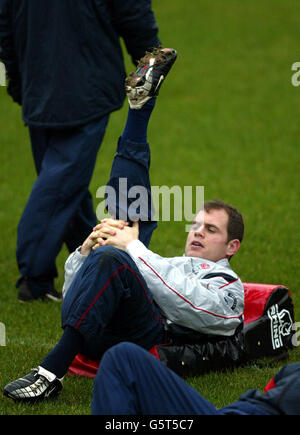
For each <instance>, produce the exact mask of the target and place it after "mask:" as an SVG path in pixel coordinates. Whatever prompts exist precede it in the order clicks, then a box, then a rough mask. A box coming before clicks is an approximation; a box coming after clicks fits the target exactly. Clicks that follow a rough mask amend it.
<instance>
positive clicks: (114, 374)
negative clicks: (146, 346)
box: [92, 343, 218, 415]
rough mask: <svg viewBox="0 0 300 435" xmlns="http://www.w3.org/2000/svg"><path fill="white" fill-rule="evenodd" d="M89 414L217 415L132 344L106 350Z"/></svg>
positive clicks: (216, 412)
mask: <svg viewBox="0 0 300 435" xmlns="http://www.w3.org/2000/svg"><path fill="white" fill-rule="evenodd" d="M92 414H98V415H102V414H106V415H118V414H119V415H159V414H160V415H195V414H199V415H218V411H217V409H216V408H215V406H213V405H212V404H211V403H210V402H208V401H207V400H206V399H204V398H203V397H202V396H201V395H200V394H199V393H198V392H197V391H196V390H194V389H193V388H192V387H190V386H189V385H188V384H186V383H185V382H184V381H183V380H182V379H181V378H180V377H179V376H177V375H176V374H175V373H174V372H172V371H171V370H169V369H168V368H167V367H165V366H164V365H163V364H162V363H161V362H160V361H158V360H157V359H156V358H155V357H154V356H153V355H151V354H150V353H148V352H145V351H144V350H143V349H141V348H140V347H138V346H136V345H135V344H132V343H121V344H119V345H117V346H114V347H113V348H111V349H110V350H108V351H107V352H106V353H105V354H104V356H103V359H102V361H101V364H100V367H99V370H98V372H97V376H96V379H95V383H94V393H93V401H92Z"/></svg>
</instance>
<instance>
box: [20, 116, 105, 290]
mask: <svg viewBox="0 0 300 435" xmlns="http://www.w3.org/2000/svg"><path fill="white" fill-rule="evenodd" d="M107 122H108V116H105V117H104V118H102V119H100V120H97V121H95V122H92V123H89V124H87V125H83V126H80V127H74V128H68V129H60V130H56V129H55V130H54V129H43V128H32V127H31V128H30V129H29V131H30V138H31V145H32V153H33V157H34V162H35V167H36V171H37V174H38V177H37V179H36V181H35V183H34V185H33V187H32V191H31V194H30V196H29V199H28V201H27V204H26V206H25V209H24V211H23V214H22V217H21V219H20V222H19V225H18V240H17V261H18V266H19V270H20V273H21V275H22V277H29V279H32V278H34V279H37V280H40V281H42V282H49V284H51V283H53V279H54V277H56V276H57V271H56V266H55V260H56V257H57V255H58V253H59V251H60V249H61V247H62V244H63V243H66V245H67V246H68V248H69V250H70V251H71V252H72V251H74V250H75V248H76V247H77V246H79V245H80V244H81V243H82V242H83V240H85V238H86V237H87V236H88V235H89V234H90V232H91V231H92V228H93V226H94V225H95V224H96V222H97V221H96V215H95V212H94V207H93V201H92V197H91V195H90V192H89V190H88V187H89V184H90V180H91V177H92V174H93V170H94V166H95V162H96V157H97V153H98V150H99V147H100V145H101V142H102V139H103V135H104V133H105V130H106V126H107ZM40 289H41V291H43V287H42V286H41V287H40ZM35 296H36V297H38V296H39V295H38V294H35Z"/></svg>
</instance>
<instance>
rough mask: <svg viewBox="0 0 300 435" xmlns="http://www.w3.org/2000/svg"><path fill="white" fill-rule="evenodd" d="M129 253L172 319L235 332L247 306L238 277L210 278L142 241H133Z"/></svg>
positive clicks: (204, 329) (206, 330) (224, 332)
mask: <svg viewBox="0 0 300 435" xmlns="http://www.w3.org/2000/svg"><path fill="white" fill-rule="evenodd" d="M127 253H128V254H129V255H130V256H131V258H132V259H133V260H134V261H135V263H136V265H137V267H138V269H139V271H140V272H141V274H142V275H143V277H144V279H145V281H146V283H147V285H148V287H149V289H150V291H151V293H152V294H153V297H154V300H155V301H156V303H157V304H158V305H159V307H160V309H161V311H162V312H163V314H164V315H165V316H166V317H167V318H168V319H169V320H171V321H172V322H174V323H177V324H179V325H182V326H185V327H188V328H191V329H194V330H196V331H199V332H202V333H205V334H214V335H232V334H234V332H235V330H236V328H237V327H238V326H239V325H240V323H241V322H242V315H243V308H244V289H243V285H242V283H241V281H240V279H239V278H238V277H236V280H234V281H233V282H231V283H228V281H226V280H225V279H224V278H222V277H221V276H216V277H213V278H211V279H209V280H208V279H203V278H201V277H199V276H197V275H193V274H189V273H185V271H184V270H183V269H182V268H179V267H177V266H176V265H174V264H173V263H172V259H169V258H164V257H161V256H159V255H157V254H155V253H153V252H152V251H150V250H149V249H147V248H146V247H145V246H144V245H143V244H142V243H141V242H140V241H134V242H131V243H130V244H129V245H128V246H127ZM184 258H185V259H186V260H185V261H189V257H184ZM234 276H236V275H235V274H234Z"/></svg>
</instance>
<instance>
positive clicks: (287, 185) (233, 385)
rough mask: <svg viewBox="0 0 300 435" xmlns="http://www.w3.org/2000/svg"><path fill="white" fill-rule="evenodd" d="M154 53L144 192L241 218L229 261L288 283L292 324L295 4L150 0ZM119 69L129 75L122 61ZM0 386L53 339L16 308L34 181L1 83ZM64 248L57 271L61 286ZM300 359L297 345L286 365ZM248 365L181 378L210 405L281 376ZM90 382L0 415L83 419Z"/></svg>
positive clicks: (106, 162)
mask: <svg viewBox="0 0 300 435" xmlns="http://www.w3.org/2000/svg"><path fill="white" fill-rule="evenodd" d="M153 8H154V10H155V12H156V16H157V20H158V23H159V25H160V37H161V39H162V41H163V45H165V46H171V47H174V48H176V49H177V50H178V53H179V56H178V60H177V62H176V65H175V67H174V70H173V71H172V72H171V73H170V76H169V78H168V81H167V84H166V85H165V86H164V87H163V88H162V90H161V94H160V98H159V104H157V106H156V109H155V112H154V113H153V116H152V119H151V127H150V131H149V142H150V144H151V148H152V166H151V181H152V184H153V185H168V186H173V185H179V186H184V185H186V186H197V185H199V186H204V187H205V198H206V199H208V198H215V197H220V198H223V199H225V200H226V201H228V202H231V203H233V204H235V205H236V206H237V207H238V208H239V209H240V210H241V211H242V212H243V214H244V217H245V224H246V235H245V240H244V242H243V245H242V247H241V250H240V252H239V253H238V254H237V256H236V258H233V260H232V265H233V267H234V269H235V270H236V271H237V272H238V273H239V275H240V277H241V279H242V280H243V281H248V282H261V283H273V284H284V285H286V286H287V287H288V288H289V289H290V291H291V294H292V297H293V300H294V304H295V320H296V321H300V278H299V258H300V231H299V215H300V198H299V168H300V153H299V138H300V123H299V111H300V104H299V101H300V87H295V86H293V85H292V83H291V77H292V74H293V72H292V71H291V66H292V64H293V63H294V62H297V61H300V58H299V33H300V24H299V13H300V6H299V2H297V1H296V0H285V1H282V0H272V1H270V0H252V1H249V0H248V1H245V0H244V1H241V0H227V1H226V2H225V1H223V0H188V1H186V2H183V1H181V0H173V1H172V2H171V1H166V0H154V1H153ZM126 62H127V65H128V70H131V69H132V65H131V64H130V60H129V59H128V57H127V58H126ZM126 113H127V104H125V106H124V108H123V109H122V110H121V111H119V112H116V113H114V114H113V115H112V117H111V119H110V123H109V127H108V130H107V134H106V137H105V140H104V142H103V145H102V148H101V150H100V152H99V155H98V161H97V165H96V169H95V172H94V176H93V179H92V182H91V192H92V194H93V196H94V199H95V206H96V205H97V201H98V200H97V199H96V197H95V193H96V190H97V188H98V187H99V186H101V185H103V184H105V182H106V180H107V177H108V175H109V171H110V165H111V162H112V158H113V155H114V151H115V145H116V139H117V137H118V136H119V134H120V133H121V132H122V128H123V125H124V121H125V119H126ZM0 146H1V155H0V158H1V161H0V167H1V171H0V180H1V190H0V226H1V253H0V255H1V257H0V260H1V264H0V289H1V293H0V294H1V296H0V322H2V323H3V324H4V325H5V328H6V346H0V389H1V390H2V388H3V386H4V385H5V384H6V383H8V382H10V381H11V380H13V379H16V378H17V377H19V376H21V375H24V374H25V373H27V372H28V371H29V370H30V368H31V367H35V366H36V365H37V364H38V363H39V362H40V360H41V358H43V357H44V355H45V354H46V353H47V352H48V351H49V350H50V349H51V348H52V347H53V345H54V344H55V343H56V341H57V340H58V338H59V337H60V334H61V328H60V306H59V305H57V304H54V303H50V302H49V303H43V302H39V301H37V302H35V303H33V304H20V303H19V302H18V301H17V298H16V295H17V292H16V289H15V287H14V285H15V281H16V279H17V277H18V271H17V267H16V261H15V245H16V230H17V224H18V220H19V218H20V215H21V213H22V210H23V207H24V205H25V203H26V200H27V197H28V195H29V192H30V189H31V185H32V183H33V182H34V179H35V172H34V167H33V162H32V157H31V152H30V144H29V140H28V132H27V129H26V128H25V127H24V125H23V123H22V120H21V112H20V108H19V107H18V106H17V105H16V104H13V103H12V101H11V100H10V98H9V97H8V96H7V95H6V89H5V88H4V87H0ZM185 236H186V235H185V222H162V223H161V224H160V229H158V230H157V232H156V233H155V234H154V236H153V239H152V242H151V248H152V250H154V251H157V252H159V253H161V254H162V255H166V256H172V255H181V254H182V252H183V247H184V241H185ZM66 256H67V251H66V249H63V251H62V252H61V254H60V256H59V258H58V261H57V266H58V270H59V272H60V276H59V278H58V280H57V283H56V284H57V288H58V289H60V288H61V286H62V283H63V264H64V261H65V259H66ZM297 360H300V348H299V347H297V348H295V349H294V350H293V351H292V352H291V353H290V356H289V361H297ZM278 367H280V364H278V365H276V366H275V367H273V368H264V369H258V368H257V367H254V366H251V367H247V368H241V369H238V370H235V371H233V372H228V373H225V374H222V375H221V374H217V373H212V374H207V375H205V376H202V377H199V378H193V379H189V382H190V383H191V384H192V385H193V386H194V387H195V388H197V389H198V390H199V391H201V392H202V394H203V395H204V396H205V397H206V398H207V399H209V400H211V401H212V402H213V403H215V405H216V406H223V405H225V404H227V403H229V402H230V401H233V400H236V399H237V398H238V396H239V395H240V394H241V393H242V392H243V391H244V390H246V389H249V388H255V387H257V388H263V387H264V386H265V384H266V382H267V381H268V380H269V378H270V376H271V375H272V374H273V373H274V372H275V371H277V370H278ZM92 387H93V381H92V380H91V379H85V378H79V377H67V378H66V380H65V385H64V390H63V393H62V394H61V395H60V396H59V397H58V398H57V400H55V401H48V402H44V403H41V404H39V405H37V406H25V405H21V404H15V403H14V402H12V401H10V400H7V399H5V398H3V397H2V396H1V393H0V414H89V413H90V403H91V393H92Z"/></svg>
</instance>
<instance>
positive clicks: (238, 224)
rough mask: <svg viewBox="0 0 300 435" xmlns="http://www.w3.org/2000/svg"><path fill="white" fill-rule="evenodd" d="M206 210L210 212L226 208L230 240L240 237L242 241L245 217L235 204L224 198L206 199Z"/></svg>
mask: <svg viewBox="0 0 300 435" xmlns="http://www.w3.org/2000/svg"><path fill="white" fill-rule="evenodd" d="M204 210H205V211H206V212H208V213H209V212H210V210H225V212H226V213H227V214H228V224H227V233H228V240H227V242H230V240H233V239H238V240H239V241H240V242H241V241H242V240H243V237H244V219H243V216H242V214H241V213H240V212H239V211H238V209H237V208H235V207H234V206H233V205H230V204H228V203H227V202H225V201H223V200H222V199H212V200H208V201H204Z"/></svg>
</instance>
